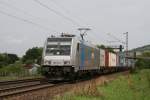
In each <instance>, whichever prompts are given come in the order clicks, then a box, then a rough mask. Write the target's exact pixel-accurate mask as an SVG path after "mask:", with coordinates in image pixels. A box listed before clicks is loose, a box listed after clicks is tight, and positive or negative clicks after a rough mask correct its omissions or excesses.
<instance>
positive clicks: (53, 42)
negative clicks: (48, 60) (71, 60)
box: [46, 38, 72, 56]
mask: <svg viewBox="0 0 150 100" xmlns="http://www.w3.org/2000/svg"><path fill="white" fill-rule="evenodd" d="M71 41H72V39H71V38H48V40H47V46H46V54H47V55H51V56H53V55H54V56H56V55H70V51H71Z"/></svg>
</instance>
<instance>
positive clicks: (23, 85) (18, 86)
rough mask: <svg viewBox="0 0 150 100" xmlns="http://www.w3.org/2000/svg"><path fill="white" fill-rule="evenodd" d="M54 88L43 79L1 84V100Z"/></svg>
mask: <svg viewBox="0 0 150 100" xmlns="http://www.w3.org/2000/svg"><path fill="white" fill-rule="evenodd" d="M51 86H54V84H50V83H48V82H47V81H46V80H45V79H43V78H37V79H26V80H16V81H4V82H0V100H3V98H5V97H8V96H13V95H17V94H22V93H25V92H30V91H35V90H39V89H42V88H47V87H51Z"/></svg>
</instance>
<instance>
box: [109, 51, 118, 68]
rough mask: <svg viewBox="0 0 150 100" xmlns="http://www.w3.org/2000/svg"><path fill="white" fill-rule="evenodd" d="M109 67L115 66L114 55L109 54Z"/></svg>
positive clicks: (115, 57) (115, 59) (115, 58)
mask: <svg viewBox="0 0 150 100" xmlns="http://www.w3.org/2000/svg"><path fill="white" fill-rule="evenodd" d="M108 66H109V67H116V66H117V56H116V54H115V53H111V52H109V64H108Z"/></svg>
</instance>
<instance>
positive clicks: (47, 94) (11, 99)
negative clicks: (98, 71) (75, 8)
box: [0, 71, 128, 100]
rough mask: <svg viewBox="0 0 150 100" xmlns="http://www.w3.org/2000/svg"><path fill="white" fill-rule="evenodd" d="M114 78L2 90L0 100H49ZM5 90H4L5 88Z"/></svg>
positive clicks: (42, 83)
mask: <svg viewBox="0 0 150 100" xmlns="http://www.w3.org/2000/svg"><path fill="white" fill-rule="evenodd" d="M127 73H128V71H127V72H120V74H127ZM115 76H120V75H119V73H113V74H108V75H101V76H100V77H97V78H94V79H91V80H87V81H86V80H85V81H79V82H75V83H71V84H70V83H67V84H66V83H64V82H62V83H57V84H51V83H47V82H45V81H44V82H40V84H37V85H36V84H35V85H30V86H23V87H21V86H20V88H17V89H15V87H14V89H8V91H7V90H4V92H1V93H0V100H49V99H50V98H53V97H54V96H56V95H59V94H63V93H65V92H66V91H73V90H75V91H76V89H78V88H81V87H85V86H86V85H89V84H91V82H92V84H93V83H94V84H103V81H107V80H112V78H114V77H115ZM11 88H12V87H11ZM5 89H6V88H5ZM2 91H3V90H2Z"/></svg>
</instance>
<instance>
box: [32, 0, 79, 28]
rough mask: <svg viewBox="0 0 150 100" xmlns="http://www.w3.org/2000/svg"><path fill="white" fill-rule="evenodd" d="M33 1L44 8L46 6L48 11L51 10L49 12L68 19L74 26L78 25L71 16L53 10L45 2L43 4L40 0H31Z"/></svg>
mask: <svg viewBox="0 0 150 100" xmlns="http://www.w3.org/2000/svg"><path fill="white" fill-rule="evenodd" d="M33 1H35V2H36V3H38V4H40V5H41V6H43V7H44V8H47V9H48V10H49V11H51V12H53V13H55V14H57V15H58V16H61V17H63V18H64V19H66V20H68V21H70V22H71V23H72V24H74V25H76V26H78V27H79V26H80V24H79V23H77V22H76V21H74V20H73V19H71V18H69V17H67V16H65V15H64V14H63V13H61V12H59V11H57V10H55V9H52V8H50V7H49V6H47V5H46V4H43V3H42V2H40V1H39V0H33Z"/></svg>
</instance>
